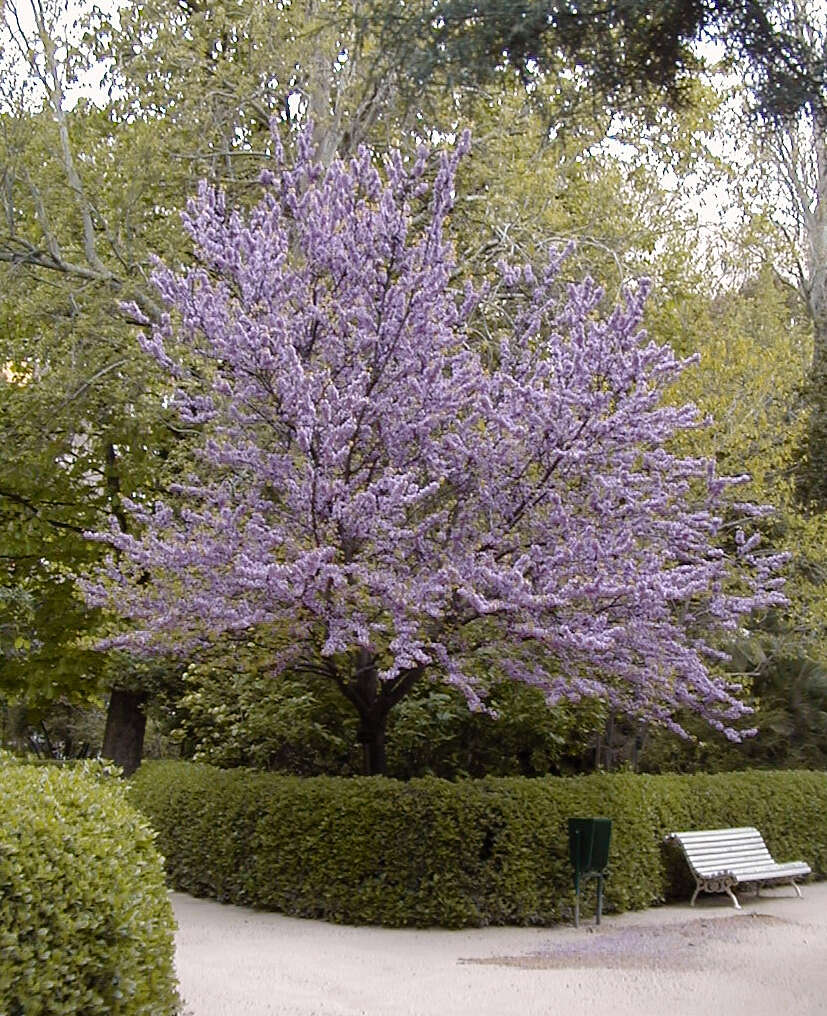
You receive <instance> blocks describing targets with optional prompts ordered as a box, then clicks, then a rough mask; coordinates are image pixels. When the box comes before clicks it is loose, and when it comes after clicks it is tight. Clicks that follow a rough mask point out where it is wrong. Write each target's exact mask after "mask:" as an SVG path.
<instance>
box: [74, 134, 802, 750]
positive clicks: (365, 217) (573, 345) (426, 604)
mask: <svg viewBox="0 0 827 1016" xmlns="http://www.w3.org/2000/svg"><path fill="white" fill-rule="evenodd" d="M467 144H468V142H467V140H464V141H463V143H462V145H461V146H460V147H461V148H462V149H463V150H464V148H465V147H467ZM280 159H281V161H280V163H279V166H278V171H277V172H275V173H269V172H268V173H267V174H266V176H265V177H264V178H263V185H264V186H263V194H262V197H261V200H260V201H259V203H258V204H257V205H256V207H255V208H253V210H252V211H251V212H250V213H249V214H246V215H243V214H242V213H240V212H237V211H233V210H231V209H228V208H227V207H226V203H225V199H224V196H223V195H222V194H221V193H220V192H218V191H216V190H214V189H212V188H210V187H208V186H207V185H206V184H204V185H202V186H201V188H200V190H199V193H198V196H197V198H195V199H193V200H192V201H191V202H190V203H189V204H188V206H187V211H186V214H185V216H184V222H185V225H186V228H187V229H188V231H189V233H190V235H191V237H192V239H193V241H194V243H195V245H196V250H197V255H198V263H197V264H196V266H195V267H193V268H190V269H188V270H185V271H181V272H176V271H173V270H171V269H169V268H166V267H164V266H162V265H159V266H158V267H157V269H156V272H155V275H154V281H155V285H156V286H157V288H158V291H159V294H160V296H161V298H162V299H163V300H164V301H165V303H166V304H167V306H168V309H169V313H168V314H167V316H165V317H164V318H163V320H162V321H161V323H160V324H159V325H157V326H156V327H155V328H154V329H153V330H152V332H151V334H149V335H148V336H146V337H145V339H144V348H145V349H146V351H147V352H148V353H150V354H151V355H152V356H154V357H155V358H156V359H157V360H158V361H159V362H160V363H161V364H162V365H163V366H164V367H165V368H166V369H167V370H168V371H169V372H170V373H171V375H172V376H173V377H175V378H176V380H177V382H178V383H179V384H180V389H179V391H178V394H177V396H176V404H177V408H178V411H179V412H180V414H181V417H182V419H183V420H184V421H185V422H186V423H187V424H189V425H197V426H198V427H199V428H200V432H201V434H202V438H201V441H200V445H199V454H198V460H197V462H198V465H197V468H196V471H195V473H194V475H192V476H190V477H187V478H186V479H185V480H184V481H183V482H182V483H181V485H180V486H179V487H178V489H177V492H176V497H175V498H173V499H172V501H171V503H170V504H169V505H156V506H155V507H154V508H152V509H147V508H146V507H141V506H140V505H132V506H131V511H132V512H133V515H134V520H135V523H136V526H135V533H136V534H137V535H133V534H132V533H124V532H121V531H120V530H119V529H118V528H117V527H113V528H112V530H111V531H110V532H108V533H104V534H99V536H98V538H99V539H101V540H104V541H106V542H108V543H109V544H111V545H112V547H113V548H114V549H115V550H116V551H117V555H116V556H114V557H112V558H111V559H110V560H109V562H108V564H107V566H106V567H105V568H104V569H103V571H102V572H101V573H100V574H99V575H98V576H97V578H96V579H95V580H94V581H90V583H89V584H88V586H87V595H88V598H89V600H90V602H91V603H94V604H96V605H100V606H104V607H107V608H108V609H110V610H112V611H114V612H116V613H118V614H120V615H121V616H122V617H124V618H126V619H127V620H128V621H129V627H128V628H127V629H126V630H125V631H124V632H123V634H121V635H119V636H117V637H115V638H113V639H110V640H109V643H108V644H109V645H116V646H121V647H124V648H129V649H131V650H133V651H138V652H147V653H149V652H157V651H170V650H178V651H182V652H183V651H187V650H188V649H189V648H190V647H192V646H195V645H199V644H201V643H202V642H203V641H204V640H205V639H210V638H214V637H217V636H220V635H222V634H226V633H237V632H243V631H249V630H250V629H254V628H255V629H261V630H262V631H269V632H272V633H273V644H274V659H275V658H277V657H278V658H279V659H280V660H282V661H283V665H285V666H287V665H290V666H297V665H299V664H300V663H301V662H302V661H304V664H305V665H307V666H308V667H315V668H318V669H320V670H321V671H322V672H326V673H328V674H330V676H331V677H333V678H334V679H335V680H338V681H339V682H340V686H341V687H342V689H343V691H345V693H346V694H348V689H350V690H351V691H352V692H353V694H352V695H349V697H351V700H352V701H354V703H355V704H357V703H356V698H357V697H358V696H357V694H356V691H353V689H356V688H357V686H360V684H359V683H360V681H361V682H362V684H363V685H364V684H365V680H366V678H365V676H364V675H365V674H370V675H371V677H372V678H373V677H377V676H378V678H379V686H378V687H379V690H377V691H375V696H374V698H375V699H376V701H378V700H379V699H381V698H382V687H381V686H382V685H383V684H384V685H385V686H386V687H387V688H388V689H392V688H402V687H403V684H404V681H405V680H406V679H407V678H409V677H411V675H413V676H414V677H419V676H420V675H421V674H422V673H423V672H425V671H426V670H427V671H428V672H430V673H432V674H433V675H434V676H438V677H441V678H442V679H443V680H445V681H447V682H449V683H451V684H453V685H455V686H457V687H459V688H461V689H462V690H463V692H464V693H465V695H466V696H467V698H468V701H469V704H471V705H472V706H474V707H478V706H479V705H480V701H481V696H483V695H484V686H483V685H481V683H480V680H479V678H478V677H477V669H476V668H475V667H474V660H475V658H476V657H477V655H478V653H479V651H480V650H481V649H482V648H485V647H490V646H491V645H496V646H497V647H498V656H497V658H496V659H497V660H498V663H497V666H498V668H499V672H498V675H496V676H504V677H506V678H508V679H510V680H514V681H521V682H524V683H527V684H530V685H532V686H535V687H538V688H540V689H541V690H542V691H543V693H544V694H545V696H546V699H547V701H548V702H549V704H550V705H553V704H554V703H556V702H559V701H560V700H561V699H570V700H573V701H577V700H579V699H583V698H594V697H597V698H602V699H604V700H606V701H607V702H608V703H610V704H611V706H612V707H613V708H617V709H622V710H625V711H627V712H629V713H631V714H634V715H636V716H639V717H643V718H649V719H651V720H654V721H656V722H658V723H662V724H666V725H668V726H672V727H674V726H675V724H674V720H673V718H672V717H673V714H674V712H675V711H676V710H678V709H681V708H684V707H690V708H692V709H694V710H696V711H697V712H698V713H700V714H701V715H703V716H705V717H706V718H707V719H708V720H709V721H710V722H711V723H712V724H713V725H714V726H716V727H718V728H719V729H723V730H724V732H725V733H726V734H727V736H737V735H734V733H733V731H732V729H731V727H730V726H729V724H730V721H731V720H733V719H736V718H737V717H738V716H740V715H742V714H743V713H744V712H746V710H745V708H744V707H743V706H742V704H741V703H740V702H739V701H738V699H737V698H736V697H735V694H734V691H733V689H732V688H730V687H728V686H727V684H726V683H725V681H724V680H723V679H722V678H721V677H720V676H716V675H715V673H714V672H713V671H712V670H711V669H710V661H714V660H715V659H716V658H717V657H719V656H720V653H719V650H718V649H717V648H716V646H717V645H718V644H719V641H718V640H719V638H720V636H721V635H722V634H723V635H724V636H726V635H727V634H728V633H731V632H733V631H734V630H736V629H738V628H741V627H743V626H744V625H745V624H747V623H748V619H749V616H750V614H752V613H753V612H754V611H760V610H763V609H765V608H767V607H770V606H773V605H777V604H780V603H782V602H783V596H782V594H781V593H780V591H779V589H778V582H777V580H776V579H774V578H773V575H774V574H775V573H776V571H777V569H778V565H779V559H777V558H774V557H772V556H764V557H762V556H761V554H760V552H759V549H758V547H757V540H756V538H755V537H754V536H750V537H742V536H740V535H739V537H738V541H737V544H738V545H737V547H736V548H735V550H734V551H733V552H732V553H730V552H729V551H726V550H724V549H723V546H724V545H723V544H721V545H719V543H718V542H717V541H718V537H719V533H720V531H721V527H722V516H723V513H724V511H728V512H729V513H730V515H731V514H732V512H733V511H734V508H733V505H732V504H731V501H729V502H728V500H727V499H728V497H729V492H730V490H731V488H732V487H733V485H734V484H735V483H737V482H738V480H740V479H742V478H737V479H733V478H727V477H719V476H718V475H717V474H716V472H715V468H714V464H713V463H711V462H710V461H707V460H705V459H697V458H692V457H684V456H680V455H678V454H676V453H675V451H674V450H673V449H674V447H675V444H674V442H673V439H674V438H675V437H676V436H677V435H678V434H680V432H682V431H685V430H689V429H693V428H697V427H699V426H701V425H702V423H703V421H702V420H701V419H700V416H699V413H698V411H697V410H696V408H695V407H694V406H682V407H673V406H670V405H668V404H666V403H665V401H664V398H663V395H664V392H665V391H666V390H667V389H668V387H669V386H670V385H671V384H672V382H673V381H674V380H675V378H676V377H677V376H678V374H679V373H680V372H681V370H683V369H684V368H685V367H686V365H687V363H688V361H681V360H679V359H678V358H677V357H676V356H675V354H674V352H673V351H672V350H671V349H670V348H669V347H668V346H664V345H659V344H658V343H657V342H655V341H653V340H651V339H649V338H648V337H647V336H646V333H645V332H644V331H643V330H642V327H641V316H642V311H643V305H644V301H645V298H646V293H647V291H648V286H647V285H646V284H645V283H642V284H640V285H639V286H638V287H637V288H636V290H635V291H634V292H629V293H628V294H627V295H626V298H625V302H624V303H623V304H621V305H620V306H617V307H615V308H614V309H612V310H611V311H610V312H609V313H608V315H606V314H601V305H602V298H603V294H602V292H601V290H600V289H599V288H598V287H597V286H595V285H594V283H593V282H592V281H591V280H589V279H586V280H584V281H583V282H582V283H580V284H579V285H572V286H569V287H568V290H567V292H565V293H564V295H563V296H562V297H561V296H560V289H559V286H558V284H557V268H558V265H559V262H560V255H559V254H557V253H555V252H551V254H550V257H549V263H548V266H546V268H545V269H544V270H539V271H537V270H535V271H532V270H531V268H529V267H526V266H513V265H506V264H502V265H501V266H500V272H501V275H502V277H503V279H504V280H505V282H506V283H508V285H509V286H510V287H512V291H511V292H510V295H509V299H510V301H511V302H512V303H513V301H514V300H518V301H520V307H519V310H518V312H517V313H516V315H515V316H514V317H513V321H514V324H513V328H512V330H511V331H508V332H505V331H504V332H503V333H502V334H500V335H499V336H498V348H497V349H496V350H495V351H494V350H491V349H488V350H487V351H486V352H485V355H483V351H482V350H481V349H480V348H479V346H478V345H477V343H476V342H475V340H474V339H473V338H472V334H473V328H472V327H471V326H472V323H473V319H474V315H475V314H476V313H477V311H478V304H479V301H480V300H481V299H485V298H486V296H485V291H484V290H483V288H482V287H480V288H479V289H475V288H474V287H473V286H469V285H467V284H466V285H464V286H460V284H459V283H458V281H457V278H456V276H457V266H456V263H455V254H454V250H453V248H452V246H451V244H450V241H449V240H448V239H447V238H446V226H447V217H448V214H449V212H450V208H451V206H452V203H453V197H454V175H455V171H456V166H457V161H458V159H459V151H456V152H453V153H448V154H445V153H444V154H442V155H441V156H440V157H439V164H438V167H437V171H436V174H435V177H434V183H433V184H432V186H431V187H430V190H429V189H428V185H427V182H426V180H427V165H428V159H429V156H428V154H427V152H425V151H421V152H420V153H419V154H418V156H417V158H416V160H415V161H414V162H413V164H409V163H406V162H404V161H403V160H402V158H401V156H399V155H398V154H392V155H390V156H389V157H388V158H387V159H386V160H385V166H384V173H380V172H378V171H377V169H376V166H375V164H374V160H373V158H372V156H371V153H369V152H368V151H366V150H362V151H360V153H359V154H358V155H357V156H356V157H355V158H354V159H353V160H352V161H350V162H349V163H347V164H345V163H343V162H340V161H336V162H334V163H333V164H332V165H331V166H330V167H329V168H327V169H323V168H322V167H321V166H318V165H316V164H315V163H314V161H313V153H312V151H311V149H310V146H309V142H308V141H307V140H306V139H305V140H303V141H302V143H301V145H300V146H299V155H298V158H297V161H296V163H295V165H294V166H292V167H287V165H286V164H285V163H284V161H283V155H281V156H280ZM428 196H429V200H430V204H429V206H428V207H429V211H428V214H427V216H426V221H425V224H424V225H422V226H414V224H413V218H412V209H413V208H414V207H421V206H422V202H423V201H425V200H426V199H427V198H428ZM193 364H195V365H197V366H198V370H197V372H194V371H193V370H192V369H191V367H192V365H193ZM763 511H764V509H762V508H758V507H756V506H753V505H739V506H738V514H739V516H740V523H739V524H740V525H741V526H742V527H746V529H749V528H750V519H751V517H753V516H759V517H760V516H761V515H762V514H763ZM729 521H731V518H730V520H729ZM147 576H148V577H149V580H148V581H147ZM139 580H141V581H139ZM285 646H289V647H293V649H292V650H289V651H288V650H285ZM296 647H299V648H296ZM488 658H489V659H490V658H491V656H490V654H489V656H488ZM492 666H493V664H492ZM365 687H366V685H365ZM363 691H364V688H363ZM386 698H387V701H389V702H390V705H392V704H393V701H395V699H393V696H392V695H391V694H390V692H388V693H387V695H386ZM391 699H393V701H391ZM390 705H388V707H387V708H390ZM365 715H366V714H365ZM363 720H365V716H363ZM365 722H367V721H366V720H365Z"/></svg>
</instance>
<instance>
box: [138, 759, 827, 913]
mask: <svg viewBox="0 0 827 1016" xmlns="http://www.w3.org/2000/svg"><path fill="white" fill-rule="evenodd" d="M131 793H132V796H133V799H134V801H135V803H136V804H137V805H138V806H139V807H140V808H141V809H142V810H143V811H144V813H145V814H146V815H147V816H148V818H149V819H150V821H151V823H152V824H153V825H154V826H155V828H156V829H157V830H158V833H159V840H160V845H161V849H162V851H163V853H164V854H165V856H166V858H167V872H168V877H169V879H170V881H171V884H172V885H173V886H174V887H175V888H176V889H180V890H182V891H185V892H189V893H192V894H193V895H196V896H210V897H213V898H215V899H218V900H221V901H223V902H233V903H244V904H249V905H253V906H260V907H265V908H268V909H274V910H279V911H281V912H283V913H286V914H293V915H296V916H301V917H319V918H324V919H326V920H331V921H339V922H344V923H355V924H362V923H368V924H384V925H390V926H401V925H417V926H429V925H441V926H445V927H462V926H469V925H471V926H473V925H485V924H549V923H553V922H555V921H559V920H561V919H562V918H564V917H567V916H568V914H569V912H570V909H571V907H572V903H573V890H572V872H571V867H570V864H569V860H568V838H567V819H568V818H569V817H571V816H575V815H582V816H589V815H603V816H606V817H609V818H611V819H612V820H613V835H612V848H611V856H610V877H609V878H608V880H607V883H606V905H607V908H609V909H614V910H625V909H636V908H641V907H646V906H649V905H651V904H652V903H655V902H658V901H661V900H663V899H664V898H666V897H667V896H668V895H669V894H670V892H673V891H676V890H677V891H679V892H683V891H685V888H684V886H683V885H680V884H679V883H680V874H681V872H683V874H684V876H685V874H686V872H685V865H683V867H681V865H680V864H673V863H670V858H669V853H668V852H667V851H665V850H664V849H663V847H662V840H663V837H664V836H665V835H666V834H667V833H668V832H671V831H674V830H677V829H687V828H709V827H715V826H730V825H755V826H757V827H758V828H759V829H761V831H762V832H763V833H764V836H765V838H766V840H767V844H768V846H769V848H770V850H771V851H772V852H773V853H774V854H775V855H776V856H777V857H778V859H780V860H793V859H798V858H802V859H804V860H806V861H808V862H809V863H810V865H811V866H812V868H813V870H814V872H816V873H818V874H820V875H823V874H824V873H825V872H827V774H825V773H812V772H752V773H728V774H720V775H715V776H676V775H669V776H637V775H634V774H631V773H620V774H606V773H596V774H593V775H590V776H581V777H574V778H570V779H558V778H552V777H549V778H546V779H540V780H526V779H518V778H511V779H487V780H478V781H476V780H475V781H471V780H469V781H465V782H459V783H449V782H447V781H444V780H438V779H433V778H426V779H420V780H412V781H410V782H408V783H400V782H397V781H395V780H388V779H383V778H381V777H371V778H353V779H341V778H335V777H313V778H308V779H302V778H298V777H290V776H281V775H278V774H274V773H256V772H251V771H249V770H219V769H214V768H212V767H210V766H204V765H195V764H193V763H188V762H161V763H149V764H146V763H145V764H144V765H143V766H142V767H141V769H140V770H139V771H138V773H137V774H136V775H135V776H134V777H133V778H132V781H131ZM676 878H677V883H676Z"/></svg>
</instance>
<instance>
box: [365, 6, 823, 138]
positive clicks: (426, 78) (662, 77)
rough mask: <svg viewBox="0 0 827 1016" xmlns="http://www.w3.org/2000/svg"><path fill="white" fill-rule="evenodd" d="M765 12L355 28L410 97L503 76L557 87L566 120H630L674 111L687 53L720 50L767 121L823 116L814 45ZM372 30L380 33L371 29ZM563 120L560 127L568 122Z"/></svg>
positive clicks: (693, 60) (414, 19)
mask: <svg viewBox="0 0 827 1016" xmlns="http://www.w3.org/2000/svg"><path fill="white" fill-rule="evenodd" d="M785 6H786V5H785V4H784V3H783V2H782V3H766V2H764V0H649V2H647V0H610V2H608V3H607V2H604V0H578V2H577V3H573V2H567V0H555V2H552V0H487V2H486V3H485V4H480V3H478V2H477V0H438V2H435V3H431V2H425V0H422V2H414V3H410V2H405V3H404V4H403V3H400V2H398V0H387V2H385V3H382V4H380V5H379V9H378V10H376V11H373V10H372V11H371V12H370V15H368V14H367V12H366V10H365V8H364V7H361V6H357V7H356V9H355V11H354V17H355V23H356V25H357V26H364V27H365V29H366V30H369V31H370V32H372V33H374V34H375V33H377V31H379V32H380V39H381V52H382V53H384V54H385V59H386V60H388V61H389V62H390V63H395V64H399V65H403V66H405V67H407V68H408V72H409V77H408V80H409V82H410V84H411V85H412V86H413V87H414V88H422V86H423V84H425V83H427V82H430V81H433V80H437V81H439V82H440V83H443V84H444V85H445V86H447V87H448V88H454V87H457V86H461V85H465V86H467V85H469V84H473V85H478V84H480V83H485V82H487V81H490V80H491V78H492V76H494V75H496V73H497V72H498V70H499V69H501V68H502V67H503V66H507V67H510V68H511V69H512V70H513V71H514V72H516V73H517V74H518V75H519V76H520V77H521V79H522V80H524V81H526V82H527V83H531V82H533V81H534V80H536V78H537V77H538V76H550V77H551V78H552V79H554V80H555V81H557V82H558V88H559V90H560V92H561V94H563V95H565V97H566V102H565V105H567V106H568V107H569V113H573V112H576V111H577V110H579V108H580V107H581V106H582V105H583V104H584V103H585V104H586V105H592V106H594V104H595V97H599V98H598V99H597V104H598V105H602V104H604V103H605V102H608V105H609V106H611V107H613V108H614V109H625V110H628V109H630V108H633V107H638V108H639V106H640V102H641V100H643V101H644V102H645V101H647V99H648V98H653V97H654V98H656V99H658V100H659V104H662V103H663V102H664V101H666V102H669V103H674V102H676V101H677V102H680V101H681V100H682V99H683V98H684V97H685V91H684V90H685V88H686V87H687V86H691V84H692V82H693V81H694V79H695V78H696V77H697V74H698V71H699V68H700V66H701V64H702V61H701V59H700V58H699V55H698V50H697V47H696V46H695V45H694V44H695V43H697V42H699V41H701V40H704V41H715V42H718V43H720V44H722V45H723V46H724V47H725V49H726V52H727V53H728V55H729V56H730V58H732V59H734V60H738V61H740V62H741V63H742V64H746V65H747V66H748V67H749V68H750V73H751V76H752V79H753V83H754V86H755V94H756V99H757V104H758V107H759V108H760V110H761V111H762V113H763V114H765V115H767V116H768V117H769V118H771V119H775V118H780V119H782V120H785V119H789V118H790V117H794V116H795V114H796V113H797V112H798V111H800V110H803V109H805V108H808V107H809V108H813V106H818V107H819V108H820V109H822V110H825V109H827V69H825V65H824V54H823V51H822V50H821V48H820V46H819V43H818V41H815V42H814V41H813V40H811V39H810V38H809V37H808V36H807V35H806V34H802V33H800V32H799V31H797V29H796V28H795V27H791V26H790V24H789V22H788V21H787V19H786V18H785V17H784V15H783V12H784V10H785ZM377 26H378V27H377ZM565 119H566V120H568V116H566V118H565Z"/></svg>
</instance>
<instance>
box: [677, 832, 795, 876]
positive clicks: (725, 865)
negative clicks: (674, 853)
mask: <svg viewBox="0 0 827 1016" xmlns="http://www.w3.org/2000/svg"><path fill="white" fill-rule="evenodd" d="M673 838H674V839H676V840H677V841H678V842H679V843H680V845H681V847H682V848H683V851H684V853H685V854H686V859H687V860H688V861H689V864H690V867H691V868H692V869H693V870H694V871H695V872H696V873H697V874H698V875H711V874H714V873H716V872H720V871H731V872H732V873H733V874H734V875H736V876H737V875H738V873H739V872H749V871H756V870H760V869H762V868H765V867H766V868H771V867H773V866H774V864H775V861H774V860H773V858H772V855H771V854H770V852H769V850H768V849H767V845H766V843H764V838H763V837H762V836H761V833H759V832H758V830H757V829H754V828H752V827H751V826H745V827H742V828H737V829H701V830H697V831H693V832H683V833H674V834H673Z"/></svg>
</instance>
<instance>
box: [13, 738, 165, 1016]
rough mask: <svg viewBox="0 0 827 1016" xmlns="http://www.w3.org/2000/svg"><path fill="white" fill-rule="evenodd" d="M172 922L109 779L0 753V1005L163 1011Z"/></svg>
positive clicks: (141, 830)
mask: <svg viewBox="0 0 827 1016" xmlns="http://www.w3.org/2000/svg"><path fill="white" fill-rule="evenodd" d="M173 928H174V921H173V916H172V909H171V907H170V903H169V898H168V896H167V892H166V886H165V885H164V875H163V868H162V862H161V858H160V857H159V855H158V852H157V850H156V849H155V845H154V838H153V833H152V832H151V830H150V829H149V828H148V826H147V825H146V822H145V821H144V820H143V819H142V818H141V817H140V816H139V815H138V814H137V813H136V811H135V810H134V808H132V807H131V806H130V805H129V804H128V803H127V802H126V801H125V799H124V794H123V790H122V787H121V786H119V785H117V784H116V781H115V780H114V779H113V778H112V777H107V776H105V775H100V776H98V777H96V776H94V775H93V769H92V767H91V766H89V767H86V768H85V769H73V770H62V769H58V768H55V767H32V766H25V765H19V764H15V763H13V762H11V761H10V760H9V759H8V758H2V757H0V1013H2V1014H3V1016H59V1014H60V1016H78V1014H83V1016H168V1014H172V1013H174V1012H176V1011H177V1002H178V1000H177V994H176V991H175V978H174V973H173Z"/></svg>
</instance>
